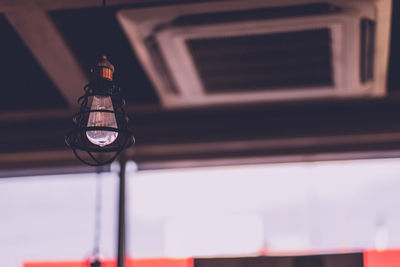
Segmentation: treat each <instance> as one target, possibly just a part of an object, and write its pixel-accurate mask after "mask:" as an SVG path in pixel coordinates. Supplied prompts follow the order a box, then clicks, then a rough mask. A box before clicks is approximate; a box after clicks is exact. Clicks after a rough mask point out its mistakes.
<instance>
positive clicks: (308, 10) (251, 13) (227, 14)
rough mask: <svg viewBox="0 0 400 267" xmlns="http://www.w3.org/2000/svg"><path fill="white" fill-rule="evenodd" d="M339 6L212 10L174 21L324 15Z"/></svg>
mask: <svg viewBox="0 0 400 267" xmlns="http://www.w3.org/2000/svg"><path fill="white" fill-rule="evenodd" d="M340 11H341V9H340V7H338V6H335V5H332V4H328V3H312V4H304V5H293V6H280V7H269V8H257V9H245V10H235V11H224V12H210V13H202V14H192V15H185V16H180V17H178V18H176V19H175V20H173V21H172V23H171V24H172V25H174V26H187V25H202V24H214V23H229V22H245V21H255V20H265V19H277V18H288V17H300V16H312V15H323V14H330V13H336V12H340Z"/></svg>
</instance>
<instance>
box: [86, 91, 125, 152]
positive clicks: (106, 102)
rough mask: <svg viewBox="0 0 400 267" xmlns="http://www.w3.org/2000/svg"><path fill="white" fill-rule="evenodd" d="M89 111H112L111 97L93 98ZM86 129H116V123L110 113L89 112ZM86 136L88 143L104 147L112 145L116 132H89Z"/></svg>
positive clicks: (112, 114)
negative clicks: (99, 127) (100, 127)
mask: <svg viewBox="0 0 400 267" xmlns="http://www.w3.org/2000/svg"><path fill="white" fill-rule="evenodd" d="M90 109H91V110H109V111H114V108H113V105H112V101H111V97H109V96H94V97H93V101H92V106H91V108H90ZM87 126H88V127H98V126H102V127H112V128H117V121H116V119H115V114H114V113H111V112H100V111H99V112H96V111H93V112H90V114H89V120H88V124H87ZM86 136H87V138H88V139H89V141H90V142H91V143H93V144H95V145H98V146H101V147H103V146H106V145H109V144H111V143H113V142H114V141H115V140H116V139H117V137H118V132H114V131H106V130H89V131H86Z"/></svg>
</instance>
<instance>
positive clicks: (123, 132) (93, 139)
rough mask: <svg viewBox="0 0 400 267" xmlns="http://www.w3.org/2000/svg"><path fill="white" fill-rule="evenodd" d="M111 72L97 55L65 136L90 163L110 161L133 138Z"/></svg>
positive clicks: (107, 63)
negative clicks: (76, 110) (78, 109)
mask: <svg viewBox="0 0 400 267" xmlns="http://www.w3.org/2000/svg"><path fill="white" fill-rule="evenodd" d="M104 7H105V1H103V10H104ZM113 75H114V66H113V65H112V64H111V62H110V61H109V60H108V58H107V57H106V56H105V55H103V56H101V58H100V59H99V61H98V63H97V65H96V66H95V67H94V69H92V79H91V81H90V82H89V84H87V85H86V86H85V87H84V92H85V94H84V95H83V96H81V97H80V98H79V99H78V103H79V104H80V111H79V112H78V113H77V114H75V115H74V117H73V123H74V128H73V130H72V131H71V132H69V133H68V134H67V136H66V138H65V142H66V144H67V145H68V146H69V147H70V148H71V149H72V151H73V153H74V154H75V156H76V157H77V158H78V159H79V160H80V161H81V162H83V163H85V164H87V165H90V166H101V165H106V164H110V163H111V162H113V161H114V160H115V159H116V158H117V157H118V155H119V154H120V153H121V152H122V150H124V149H126V148H128V147H129V146H131V145H132V144H133V143H134V141H135V140H134V137H133V135H132V132H131V131H130V130H129V129H128V121H129V120H128V117H127V115H126V113H125V110H124V106H125V100H124V99H123V98H122V96H121V94H120V88H119V87H118V85H117V84H116V83H115V82H114V80H113Z"/></svg>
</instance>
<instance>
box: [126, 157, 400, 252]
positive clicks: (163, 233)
mask: <svg viewBox="0 0 400 267" xmlns="http://www.w3.org/2000/svg"><path fill="white" fill-rule="evenodd" d="M128 177H129V179H128V199H127V201H128V203H127V204H128V215H129V221H128V224H129V225H128V226H129V229H128V230H129V231H128V245H129V246H128V252H129V254H130V255H131V256H134V257H163V256H170V257H171V256H173V257H177V256H227V255H248V254H252V255H254V254H256V255H259V254H262V253H267V254H268V253H269V254H277V253H278V254H281V253H288V254H297V253H306V254H309V253H323V252H334V251H336V252H339V251H340V252H343V251H354V250H360V249H363V248H378V249H383V248H393V247H399V246H400V228H399V227H398V225H400V213H399V212H398V211H399V210H400V200H399V194H400V160H399V159H373V160H352V161H334V162H314V163H290V164H268V165H252V166H230V167H213V168H197V169H180V170H178V169H172V170H160V171H141V172H138V173H136V174H135V173H131V174H130V175H129V176H128Z"/></svg>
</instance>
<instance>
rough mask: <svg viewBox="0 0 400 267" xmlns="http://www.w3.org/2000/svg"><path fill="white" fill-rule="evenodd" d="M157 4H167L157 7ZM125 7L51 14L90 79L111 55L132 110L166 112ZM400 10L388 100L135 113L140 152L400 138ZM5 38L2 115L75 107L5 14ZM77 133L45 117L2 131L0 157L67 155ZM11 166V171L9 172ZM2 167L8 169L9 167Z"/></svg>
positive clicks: (0, 26)
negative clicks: (121, 16) (143, 107)
mask: <svg viewBox="0 0 400 267" xmlns="http://www.w3.org/2000/svg"><path fill="white" fill-rule="evenodd" d="M166 2H167V1H165V2H164V3H166ZM181 2H182V1H181ZM186 2H187V1H186ZM168 3H172V2H168ZM152 4H153V5H155V4H160V3H156V2H154V1H152ZM118 8H122V7H110V8H107V11H106V12H103V11H102V10H101V9H99V8H89V9H69V10H57V11H52V12H50V13H49V14H50V16H51V18H52V19H53V20H54V22H55V24H56V26H57V27H58V28H59V30H60V32H61V33H62V35H63V37H64V39H65V40H66V42H67V44H68V45H69V46H70V48H71V50H72V51H73V53H74V54H75V56H76V57H77V59H78V61H79V63H80V64H81V65H82V68H83V69H84V70H86V71H87V74H89V69H90V68H91V67H92V65H93V64H94V63H95V62H96V60H97V57H98V56H99V55H100V54H101V53H104V52H105V53H107V54H108V55H109V57H110V59H111V61H112V63H114V64H115V65H116V68H117V69H116V78H117V80H118V81H119V83H120V85H121V88H122V90H123V92H124V93H125V95H126V97H127V101H128V103H129V104H132V105H133V107H135V105H137V104H155V105H159V99H158V97H157V95H156V92H155V90H154V88H153V87H152V85H151V83H150V82H149V79H148V78H147V77H146V75H145V73H144V71H143V69H142V68H141V66H140V64H139V62H138V60H137V58H136V56H135V54H134V53H133V51H132V48H131V46H130V45H129V43H128V41H127V39H126V37H125V35H124V33H123V31H122V29H121V27H120V25H119V24H118V22H117V20H116V18H115V13H116V11H117V9H118ZM399 11H400V1H397V0H394V1H393V12H394V14H393V19H392V23H393V24H392V34H391V49H390V62H389V75H388V90H389V94H388V96H386V97H385V98H384V99H371V100H335V101H327V102H323V101H319V102H318V101H311V102H287V103H273V104H272V103H271V104H268V105H266V104H260V105H252V106H250V107H249V106H230V107H229V106H226V107H218V108H212V109H211V108H208V109H199V110H177V111H166V110H161V109H160V110H157V111H151V112H147V111H146V112H139V113H133V115H134V117H133V120H132V121H133V125H132V126H133V128H134V132H135V135H136V137H137V145H136V146H135V149H136V148H138V149H139V150H140V149H143V148H146V147H147V146H148V147H151V146H160V145H174V144H183V145H187V144H202V143H206V142H214V143H218V142H223V141H235V140H236V141H237V140H239V141H240V140H259V139H264V140H270V141H272V142H274V140H278V141H277V142H280V143H284V141H281V139H282V138H283V139H284V138H297V137H311V138H314V137H321V136H328V135H349V136H351V135H357V134H379V133H397V132H400V98H399V97H398V94H396V93H395V92H397V91H399V92H400V12H399ZM0 33H1V36H2V37H1V42H0V45H1V48H2V49H0V58H1V64H0V78H1V80H2V97H1V98H0V111H1V112H5V111H9V110H26V109H28V110H31V109H48V108H65V107H67V106H68V104H67V103H66V101H65V100H64V98H63V97H62V95H61V94H60V93H59V90H58V89H57V88H56V87H55V86H54V85H53V84H52V82H51V81H50V80H49V78H48V77H47V75H46V74H45V72H44V71H43V69H42V68H41V67H40V66H39V64H38V63H37V61H36V60H35V59H34V58H33V56H32V54H31V53H30V52H29V50H28V49H27V47H26V46H25V45H24V44H23V42H22V41H21V39H20V38H19V37H18V35H17V34H16V33H15V31H14V30H13V29H12V28H11V27H10V25H9V24H8V22H7V21H6V19H5V18H4V16H1V15H0ZM82 87H83V85H82ZM82 92H83V91H82ZM1 112H0V115H1V114H2V113H1ZM70 126H71V117H70V114H69V115H68V116H66V115H65V116H61V117H54V116H53V117H52V118H49V117H46V115H43V117H40V118H37V119H35V120H28V119H24V120H21V119H20V120H19V121H13V120H9V121H6V122H4V123H3V124H2V131H1V132H0V140H3V141H2V142H0V155H1V153H10V152H18V153H23V152H32V151H44V150H45V151H51V150H53V151H56V150H65V149H66V146H65V144H64V136H65V133H66V132H67V131H68V129H70ZM382 142H383V141H382ZM350 145H351V144H350ZM366 148H367V146H365V145H362V146H361V147H356V146H352V148H351V149H358V150H362V149H366ZM246 149H247V150H246ZM246 149H245V150H246V151H240V150H239V149H236V148H235V147H232V149H231V150H232V153H233V154H235V155H239V156H243V155H245V154H246V153H247V154H246V156H254V155H257V154H260V155H261V154H263V155H265V154H269V155H272V156H274V155H278V154H279V153H281V154H293V153H297V152H298V153H303V154H304V153H310V154H312V153H316V152H321V151H322V152H327V151H328V152H332V151H338V150H340V149H341V151H349V146H347V145H346V146H343V147H340V146H331V147H325V148H324V147H322V146H319V147H318V148H315V147H314V148H308V147H305V148H302V149H303V150H301V151H300V150H299V149H298V148H297V150H296V149H294V148H292V147H288V148H284V149H281V150H279V151H277V150H273V149H272V150H271V149H263V148H259V149H258V150H259V151H256V150H257V149H249V148H246ZM285 149H286V150H285ZM369 149H372V150H377V149H386V150H387V149H397V150H398V149H400V143H393V142H392V141H390V142H389V141H388V142H386V141H385V142H384V143H383V144H380V143H374V144H370V147H369ZM211 150H212V149H211ZM211 150H210V151H211ZM212 151H213V152H210V153H206V154H204V155H200V154H199V153H197V152H196V151H191V152H190V153H189V154H190V155H188V154H179V155H178V154H175V155H172V154H168V153H166V154H163V155H159V154H157V152H154V153H153V152H152V151H151V149H150V152H151V153H150V154H146V155H144V154H140V152H138V154H136V155H135V157H136V159H138V160H140V159H141V160H142V161H145V160H149V161H151V160H154V159H157V158H159V159H160V160H170V159H173V158H174V157H180V158H181V159H189V158H191V157H195V156H197V157H199V156H201V157H204V158H210V157H213V156H214V157H215V156H216V155H217V154H216V153H220V156H221V157H224V156H226V154H224V153H225V152H221V151H217V149H216V150H212ZM296 151H297V152H296ZM196 153H197V154H196ZM211 153H214V155H211ZM29 160H31V159H29ZM0 163H1V162H0ZM76 163H77V162H76ZM1 164H2V163H1ZM7 164H8V163H7ZM7 164H5V165H4V166H8V165H7ZM0 168H3V165H2V166H1V167H0Z"/></svg>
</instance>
